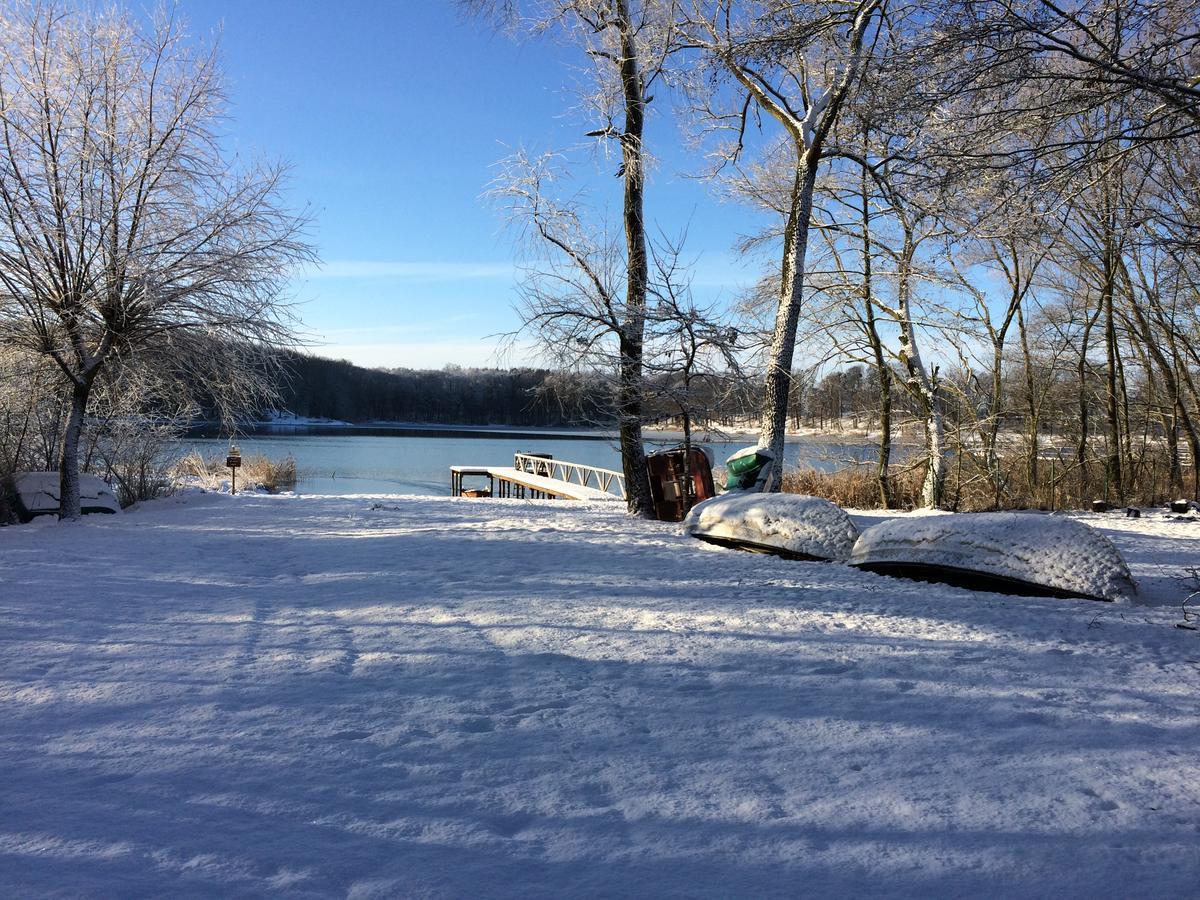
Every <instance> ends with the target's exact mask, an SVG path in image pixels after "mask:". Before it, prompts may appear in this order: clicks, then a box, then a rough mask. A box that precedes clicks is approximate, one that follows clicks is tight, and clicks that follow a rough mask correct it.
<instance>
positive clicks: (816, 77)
mask: <svg viewBox="0 0 1200 900" xmlns="http://www.w3.org/2000/svg"><path fill="white" fill-rule="evenodd" d="M884 6H885V2H884V0H857V2H845V3H828V4H780V3H771V2H752V3H734V2H733V0H715V2H700V0H697V2H694V3H693V4H692V7H691V12H690V15H689V17H688V23H687V30H688V40H689V42H690V43H691V45H692V46H694V47H697V48H699V49H701V50H703V51H704V52H705V53H706V54H707V56H708V58H709V59H710V60H711V61H712V62H713V63H714V64H715V66H716V67H717V68H718V69H719V70H721V71H724V72H725V73H726V74H727V75H728V76H729V77H730V78H732V80H733V82H734V84H735V86H736V90H737V92H738V93H740V95H741V100H740V102H739V103H738V104H737V108H738V109H739V110H740V112H739V113H736V114H735V120H736V121H737V123H738V124H737V125H736V129H737V135H738V137H737V139H736V140H735V142H734V144H733V145H732V146H731V147H730V148H729V150H728V154H729V158H730V159H731V160H736V159H737V158H738V156H740V154H741V152H742V149H743V146H744V143H743V137H744V134H745V129H746V126H747V123H748V121H749V119H748V116H749V111H750V109H751V106H752V105H753V107H754V108H756V109H758V110H761V111H762V112H763V113H765V114H766V115H767V116H769V117H771V118H772V119H774V120H775V121H776V122H777V123H778V124H779V125H780V126H781V127H782V128H783V129H784V131H785V132H786V133H787V136H788V140H789V143H790V145H791V151H792V159H791V163H792V188H791V191H790V196H789V198H788V199H789V202H788V206H787V214H786V224H785V226H784V230H783V256H782V263H781V273H780V281H779V297H778V303H777V309H776V315H775V328H774V332H773V335H772V338H771V347H770V352H769V356H768V358H767V370H766V381H765V386H764V400H763V412H762V430H761V434H760V437H759V444H760V446H762V447H764V448H766V449H768V450H770V451H771V453H772V454H773V455H774V456H775V458H776V459H780V460H782V459H783V445H784V437H785V434H786V430H787V411H788V398H789V393H790V386H791V378H792V360H793V355H794V352H795V344H796V328H797V324H798V322H799V315H800V304H801V299H802V297H803V290H804V264H805V253H806V251H807V248H808V234H809V220H810V217H811V215H812V203H813V190H814V188H815V185H816V179H817V172H818V168H819V164H820V162H821V158H822V153H823V149H824V144H825V139H826V137H827V136H828V134H829V132H830V130H831V128H832V127H833V124H834V123H835V122H836V121H837V118H838V114H839V112H840V110H841V107H842V105H843V103H844V102H845V100H846V97H847V95H848V94H849V93H850V92H851V90H852V89H853V87H854V85H855V84H856V82H857V79H858V76H859V73H860V70H861V66H862V62H863V57H864V47H865V44H866V42H867V38H868V36H869V34H870V33H871V31H872V29H873V28H874V27H875V26H876V24H877V22H878V20H879V16H880V14H881V11H882V9H883V7H884ZM768 489H775V490H778V489H779V479H778V478H776V479H775V484H774V485H769V486H768Z"/></svg>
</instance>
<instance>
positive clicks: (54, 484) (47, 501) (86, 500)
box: [13, 472, 121, 516]
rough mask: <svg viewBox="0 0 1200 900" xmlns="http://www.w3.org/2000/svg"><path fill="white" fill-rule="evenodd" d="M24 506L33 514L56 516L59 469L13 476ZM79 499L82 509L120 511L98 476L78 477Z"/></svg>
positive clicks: (27, 511) (14, 484) (20, 473)
mask: <svg viewBox="0 0 1200 900" xmlns="http://www.w3.org/2000/svg"><path fill="white" fill-rule="evenodd" d="M13 487H15V488H16V491H17V496H18V497H19V498H20V502H21V506H22V507H23V508H24V509H25V511H26V513H27V514H28V515H30V516H42V515H51V514H54V515H57V514H58V507H59V502H58V495H59V489H60V487H61V485H60V483H59V474H58V473H57V472H18V473H17V474H16V475H14V476H13ZM79 498H80V501H81V506H82V509H83V512H85V513H87V512H105V513H119V512H120V511H121V504H120V502H119V501H118V500H117V497H116V495H115V494H114V493H113V491H112V488H111V487H109V486H108V485H107V484H106V483H105V482H104V481H103V480H102V479H100V478H98V477H97V476H95V475H88V474H86V473H85V474H81V475H80V476H79Z"/></svg>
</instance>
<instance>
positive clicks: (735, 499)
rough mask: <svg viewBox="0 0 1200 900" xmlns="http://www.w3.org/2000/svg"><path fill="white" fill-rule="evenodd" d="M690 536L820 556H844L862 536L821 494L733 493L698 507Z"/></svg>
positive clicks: (691, 516)
mask: <svg viewBox="0 0 1200 900" xmlns="http://www.w3.org/2000/svg"><path fill="white" fill-rule="evenodd" d="M683 528H684V531H685V533H687V534H690V535H691V536H692V537H707V538H717V539H720V540H728V541H737V542H744V543H748V544H756V545H760V546H764V547H775V548H777V549H779V550H785V551H787V552H789V553H794V554H802V555H804V556H812V557H816V558H817V559H826V560H842V561H844V560H846V559H849V557H850V551H851V549H853V547H854V541H855V539H856V538H857V537H858V529H857V528H856V527H855V526H854V522H852V521H851V519H850V517H849V516H848V515H846V513H845V512H843V511H842V510H841V509H840V508H839V507H837V506H834V505H833V504H832V503H830V502H829V501H828V500H823V499H821V498H820V497H807V496H802V495H800V494H754V493H742V492H736V493H734V492H731V493H728V494H722V495H721V496H719V497H713V498H712V499H711V500H705V501H704V502H703V503H701V504H699V505H697V506H696V507H695V508H694V509H693V510H692V511H691V512H690V513H688V517H687V519H686V520H685V521H684V523H683Z"/></svg>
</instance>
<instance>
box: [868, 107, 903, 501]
mask: <svg viewBox="0 0 1200 900" xmlns="http://www.w3.org/2000/svg"><path fill="white" fill-rule="evenodd" d="M869 146H870V131H869V126H864V128H863V161H864V163H865V161H866V158H867V150H868V148H869ZM860 172H861V183H860V191H861V197H862V258H863V317H864V324H865V326H866V332H867V342H868V343H869V344H870V346H871V355H872V357H873V358H874V360H875V372H876V374H877V375H878V376H879V461H878V464H877V465H876V468H875V482H876V483H877V484H878V485H879V502H880V504H881V505H882V506H883V508H884V509H891V508H892V507H893V506H895V499H894V497H893V493H892V477H891V471H890V467H891V463H892V370H891V367H890V366H889V365H888V361H887V357H886V356H885V355H884V351H883V341H882V339H880V337H879V326H878V324H877V321H876V318H875V300H874V298H873V296H872V293H871V292H872V290H873V282H872V271H871V203H870V190H869V185H870V180H869V179H868V178H867V167H866V165H863V166H862V167H861V170H860Z"/></svg>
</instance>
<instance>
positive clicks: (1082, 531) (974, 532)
mask: <svg viewBox="0 0 1200 900" xmlns="http://www.w3.org/2000/svg"><path fill="white" fill-rule="evenodd" d="M850 565H852V566H857V567H858V568H860V569H867V570H869V571H872V572H878V573H880V574H883V575H896V576H900V577H902V578H913V579H917V580H919V581H936V582H941V583H945V584H952V585H956V586H958V587H964V588H969V589H971V590H979V591H995V592H997V593H1003V594H1021V595H1025V596H1040V597H1085V598H1087V599H1090V600H1109V601H1113V600H1129V599H1132V598H1133V597H1135V596H1136V594H1137V587H1136V585H1135V584H1134V581H1133V576H1132V575H1131V574H1130V572H1129V566H1128V565H1127V564H1126V563H1125V560H1124V559H1123V558H1122V556H1121V553H1120V551H1118V550H1117V548H1116V547H1114V546H1113V544H1112V542H1111V541H1109V540H1108V538H1106V537H1105V536H1104V535H1103V534H1101V533H1100V532H1098V531H1096V530H1095V529H1093V528H1089V527H1088V526H1087V525H1084V524H1082V523H1081V522H1076V521H1074V520H1073V519H1067V518H1064V517H1062V516H1053V515H1044V514H1040V513H957V514H948V515H940V516H936V515H935V516H921V517H917V516H904V517H901V518H896V519H891V520H889V521H886V522H881V523H880V524H878V525H875V526H874V527H872V528H868V529H867V530H866V531H864V532H863V534H862V536H861V537H860V538H859V539H858V542H857V543H856V544H855V545H854V552H853V553H852V554H851V556H850Z"/></svg>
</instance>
